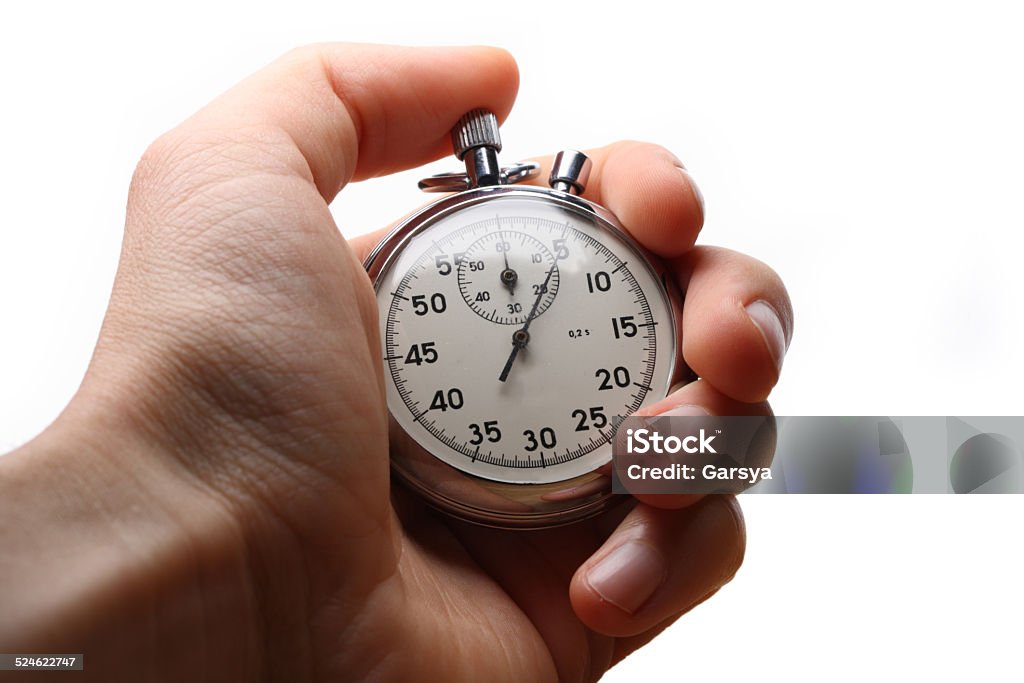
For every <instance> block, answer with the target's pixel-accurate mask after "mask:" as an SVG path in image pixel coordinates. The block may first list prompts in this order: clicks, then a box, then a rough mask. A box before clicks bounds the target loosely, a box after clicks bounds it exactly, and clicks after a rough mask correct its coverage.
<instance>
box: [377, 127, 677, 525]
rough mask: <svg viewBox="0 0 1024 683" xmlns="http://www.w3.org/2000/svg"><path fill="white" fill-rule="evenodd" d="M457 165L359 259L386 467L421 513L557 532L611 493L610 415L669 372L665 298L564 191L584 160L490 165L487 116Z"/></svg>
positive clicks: (606, 219) (492, 146) (578, 186)
mask: <svg viewBox="0 0 1024 683" xmlns="http://www.w3.org/2000/svg"><path fill="white" fill-rule="evenodd" d="M452 142H453V146H454V150H455V155H456V156H457V157H458V158H459V159H460V160H462V161H464V162H465V164H466V173H465V174H462V173H453V174H442V175H438V176H433V177H431V178H427V179H425V180H423V181H422V182H421V183H420V187H421V189H424V190H426V191H439V192H451V191H455V192H456V193H455V194H452V195H450V196H447V197H445V198H443V199H441V200H440V201H438V202H435V203H433V204H431V205H429V206H427V207H426V208H424V209H422V210H421V211H419V212H418V213H416V214H414V215H412V216H411V217H409V218H408V219H406V220H405V221H403V222H402V223H401V224H400V225H398V226H397V227H396V228H395V229H394V230H393V231H392V232H391V233H390V234H389V235H388V236H387V237H386V238H385V239H384V240H383V241H382V242H381V243H380V244H379V245H378V246H377V248H376V249H375V250H374V251H373V252H372V253H371V254H370V256H369V257H368V258H367V260H366V263H365V266H366V269H367V272H368V273H369V275H370V278H371V279H372V281H373V284H374V288H375V290H376V296H377V306H378V310H379V321H380V338H381V341H382V343H383V362H384V377H385V384H386V390H387V402H388V409H389V411H390V414H391V429H390V439H391V461H392V471H393V472H394V474H395V475H396V476H397V477H399V478H400V479H401V480H402V481H403V482H404V483H405V484H406V485H408V486H409V487H410V488H412V489H413V490H414V491H415V492H416V493H418V494H419V495H421V496H422V497H423V498H425V499H426V500H427V501H428V502H429V503H430V504H432V505H433V506H435V507H437V508H440V509H441V510H443V511H445V512H447V513H449V514H453V515H455V516H457V517H460V518H463V519H466V520H469V521H473V522H477V523H481V524H487V525H492V526H502V527H518V528H538V527H546V526H554V525H559V524H565V523H568V522H572V521H575V520H577V519H582V518H584V517H589V516H592V515H594V514H597V513H599V512H600V511H602V510H604V509H606V508H607V507H608V506H609V505H610V504H611V503H612V501H613V494H612V493H611V483H610V479H609V468H608V464H609V462H610V460H611V443H610V441H611V439H612V436H613V434H614V430H615V427H616V425H617V421H618V420H620V419H621V418H622V417H623V416H626V415H629V414H631V413H633V412H635V411H636V410H637V409H639V408H640V407H642V406H644V405H647V404H650V403H653V402H655V401H658V400H660V399H661V398H664V397H665V396H666V395H667V393H668V390H669V387H671V386H672V384H673V383H674V382H676V381H678V380H679V379H680V377H681V376H682V374H683V372H684V366H683V364H682V362H681V360H680V358H679V347H680V345H679V343H678V341H679V340H678V337H677V335H678V329H679V328H678V324H679V320H680V310H681V303H680V297H679V294H678V291H677V289H676V288H675V286H674V285H673V284H672V283H671V282H670V281H669V280H668V279H667V278H666V276H665V273H664V272H663V270H662V268H661V266H660V265H659V264H658V263H657V261H656V260H655V259H653V258H652V257H651V256H650V255H649V254H647V253H646V252H645V251H644V250H643V248H641V247H640V246H639V245H638V244H637V243H636V242H635V241H634V240H633V239H632V238H631V237H630V236H629V235H628V234H627V233H626V232H625V231H624V230H623V229H622V227H621V226H620V225H619V224H618V222H617V221H616V219H615V218H614V216H612V215H611V213H609V212H608V211H607V210H606V209H604V208H602V207H600V206H598V205H596V204H594V203H592V202H589V201H586V200H584V199H582V198H581V197H579V196H578V195H579V194H581V193H582V192H583V190H584V187H585V184H586V182H587V179H588V175H589V172H590V165H591V163H590V160H589V159H588V158H587V157H586V156H584V155H583V154H581V153H579V152H575V151H564V152H561V153H559V154H558V155H557V156H556V157H555V161H554V164H553V167H552V171H551V175H550V178H549V185H550V188H544V187H537V186H531V185H515V183H518V182H520V181H523V180H527V179H529V178H532V177H534V176H536V174H537V172H538V169H539V167H538V165H537V164H534V163H521V164H516V165H514V166H511V167H501V166H499V165H498V160H497V153H498V152H499V151H500V150H501V141H500V137H499V135H498V123H497V119H496V118H495V116H494V115H493V114H492V113H490V112H487V111H483V110H476V111H472V112H470V113H468V114H466V115H465V116H464V117H463V118H462V119H461V120H460V121H459V123H458V125H457V126H456V128H455V129H454V130H453V131H452Z"/></svg>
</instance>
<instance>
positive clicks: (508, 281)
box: [501, 250, 519, 294]
mask: <svg viewBox="0 0 1024 683" xmlns="http://www.w3.org/2000/svg"><path fill="white" fill-rule="evenodd" d="M501 254H502V256H504V257H505V270H503V271H501V284H503V285H505V286H506V287H508V293H509V294H515V293H516V291H515V290H516V280H518V279H519V275H518V274H517V273H516V271H514V270H512V269H511V268H510V267H509V265H508V251H507V250H506V251H503V252H501Z"/></svg>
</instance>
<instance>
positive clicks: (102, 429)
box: [0, 45, 792, 681]
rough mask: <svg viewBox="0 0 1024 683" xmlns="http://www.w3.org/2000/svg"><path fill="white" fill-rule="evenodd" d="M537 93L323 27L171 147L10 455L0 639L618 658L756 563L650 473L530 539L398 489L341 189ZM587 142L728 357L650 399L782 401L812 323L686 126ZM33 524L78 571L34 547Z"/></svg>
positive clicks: (122, 659)
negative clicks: (85, 340)
mask: <svg viewBox="0 0 1024 683" xmlns="http://www.w3.org/2000/svg"><path fill="white" fill-rule="evenodd" d="M516 88H517V73H516V69H515V65H514V63H513V61H512V60H511V58H510V57H509V56H508V55H507V54H506V53H504V52H501V51H498V50H492V49H487V48H465V49H448V48H445V49H405V48H385V47H374V46H355V45H329V46H319V47H314V48H306V49H303V50H299V51H296V52H294V53H291V54H289V55H287V56H286V57H284V58H283V59H281V60H280V61H278V62H276V63H275V64H273V65H271V66H270V67H268V68H267V69H265V70H264V71H261V72H259V73H258V74H256V75H254V76H253V77H251V78H249V79H248V80H246V81H244V82H243V83H241V84H240V85H239V86H237V87H236V88H234V89H233V90H231V91H229V92H228V93H226V94H225V95H224V96H222V97H221V98H219V99H218V100H216V101H215V102H214V103H212V104H211V105H209V106H208V107H207V108H205V109H203V110H202V111H200V112H199V113H198V114H196V115H195V116H194V117H192V118H191V119H189V120H188V121H186V122H185V123H183V124H182V125H181V126H179V127H178V128H176V129H175V130H173V131H171V132H170V133H168V134H166V135H165V136H163V137H162V138H161V139H160V140H158V141H157V142H156V143H155V144H154V145H153V146H152V147H151V148H150V149H149V150H148V151H147V152H146V154H145V155H144V157H143V159H142V161H141V162H140V164H139V168H138V170H137V172H136V175H135V178H134V179H133V183H132V189H131V192H130V197H129V205H128V217H127V223H126V230H125V241H124V248H123V252H122V256H121V263H120V267H119V270H118V275H117V280H116V282H115V286H114V291H113V294H112V297H111V302H110V307H109V310H108V314H107V317H106V319H105V321H104V325H103V330H102V332H101V337H100V340H99V343H98V345H97V349H96V353H95V355H94V358H93V361H92V363H91V365H90V368H89V371H88V374H87V376H86V378H85V381H84V382H83V385H82V387H81V389H80V391H79V392H78V394H77V395H76V397H75V399H74V400H73V401H72V403H71V405H70V406H69V407H68V409H67V410H66V411H65V413H64V414H63V415H62V416H61V418H60V419H59V420H58V422H57V423H56V424H55V425H54V426H53V427H52V428H51V429H50V430H48V431H47V432H46V433H44V434H43V435H42V436H41V437H40V438H39V439H38V440H36V441H35V442H33V443H32V444H29V446H27V447H26V448H25V449H23V450H22V451H20V452H18V453H16V454H13V455H12V456H9V457H7V458H4V459H3V460H2V461H0V471H2V472H3V473H4V476H3V477H2V479H3V482H4V483H3V484H0V486H2V487H4V488H3V489H2V490H0V493H2V494H4V495H3V496H0V499H2V500H5V501H9V502H5V503H4V506H5V508H6V507H7V506H8V505H10V506H12V513H11V515H10V516H8V520H9V523H8V525H7V526H6V527H5V528H4V530H3V534H4V535H3V540H4V545H5V548H8V549H10V548H14V549H15V550H16V551H18V552H17V553H16V555H17V557H14V558H13V559H5V564H3V565H0V579H3V582H2V583H0V585H4V586H5V587H6V588H5V589H4V592H5V593H8V592H9V593H10V597H11V600H10V601H8V603H7V604H8V605H10V606H11V607H10V608H9V609H6V610H5V613H4V615H2V616H0V642H6V641H7V640H9V639H10V638H14V636H13V635H11V634H15V633H17V634H18V635H17V637H16V638H14V642H20V643H24V644H25V645H26V646H29V645H31V646H34V647H36V648H37V649H38V647H50V646H58V647H60V648H61V649H64V650H66V651H69V650H71V649H77V651H83V652H85V653H86V655H87V659H88V660H89V663H88V665H87V666H88V668H87V673H90V672H91V673H93V674H98V675H101V676H103V677H104V678H110V677H111V676H114V675H116V674H117V672H121V673H123V674H127V673H129V672H130V673H131V675H132V676H134V677H139V676H140V674H141V672H147V671H148V672H151V673H152V675H153V676H154V677H157V678H160V677H166V678H168V679H173V678H175V677H184V676H187V675H188V672H190V671H194V670H195V668H196V667H201V670H204V671H206V672H208V673H210V672H217V671H223V672H224V677H225V678H230V679H232V680H245V679H248V678H257V677H263V678H269V679H276V678H282V679H288V680H295V679H301V678H309V679H314V678H323V679H337V678H342V679H350V678H351V679H360V678H367V677H370V676H380V677H383V678H389V679H398V680H415V679H419V678H427V679H440V680H464V679H473V680H478V679H479V680H495V681H497V680H512V681H523V680H531V681H532V680H536V681H541V680H553V679H555V678H559V679H562V680H592V679H596V678H597V677H599V676H600V675H601V674H602V673H603V672H604V671H605V670H606V669H607V668H608V667H610V666H611V665H612V664H613V663H614V662H616V661H618V660H619V659H621V658H622V657H623V656H625V655H626V654H628V653H629V652H631V651H632V650H634V649H636V648H637V647H640V646H642V645H643V644H645V643H646V642H647V641H648V640H650V639H651V638H652V637H654V636H655V635H657V633H659V632H660V631H661V630H662V629H664V628H665V627H666V626H667V625H668V624H670V623H671V622H672V621H673V620H674V619H675V618H677V617H678V616H679V615H680V614H682V613H684V612H685V611H687V610H689V609H690V608H692V607H693V606H694V605H696V604H698V603H699V602H701V601H703V600H704V599H706V598H707V597H708V596H710V595H711V594H713V593H714V592H715V591H716V590H718V588H720V587H721V586H722V585H723V584H724V583H726V582H727V581H728V580H729V579H730V578H731V577H732V575H733V574H734V572H735V571H736V569H737V568H738V566H739V563H740V561H741V559H742V555H743V548H744V532H743V522H742V517H741V515H740V513H739V510H738V507H737V506H736V503H735V501H734V500H733V499H732V498H731V497H726V496H714V497H710V498H705V499H703V500H697V499H695V498H694V497H668V496H666V497H658V496H650V497H644V498H643V499H642V500H641V501H640V502H638V503H637V504H636V505H635V506H620V507H619V508H618V509H616V510H613V511H611V512H609V513H607V514H606V515H604V516H602V517H599V518H596V519H593V520H589V521H587V522H585V523H582V524H577V525H574V526H572V527H568V528H562V529H554V530H548V531H542V532H531V533H522V532H502V531H496V530H491V529H483V528H477V527H472V526H469V525H465V524H462V523H457V522H454V521H452V520H446V519H441V518H439V517H437V516H434V515H432V514H426V511H425V510H424V509H423V507H422V504H421V503H419V502H418V501H417V500H414V499H412V498H410V497H409V496H407V495H406V494H405V493H404V492H402V491H400V490H399V491H395V492H394V497H392V496H391V495H390V494H389V491H390V482H389V471H388V443H387V406H386V403H385V399H384V391H383V378H382V362H381V358H380V343H379V340H378V335H377V323H376V319H377V318H376V316H377V313H376V303H375V300H374V293H373V289H372V287H371V285H370V282H369V280H368V278H367V276H366V274H365V272H364V271H363V268H362V266H361V262H362V260H363V258H364V257H365V255H366V254H367V253H368V252H369V250H370V249H371V248H372V246H373V245H374V244H375V243H376V241H377V240H378V239H379V237H380V233H377V234H375V235H369V236H364V237H361V238H356V239H353V240H351V241H348V242H346V240H345V239H343V238H342V237H341V234H340V233H339V231H338V228H337V226H336V225H335V223H334V221H333V219H332V217H331V214H330V213H329V211H328V208H327V205H328V203H329V202H330V201H331V200H332V199H333V198H334V196H335V195H336V194H337V193H338V192H339V191H340V190H341V189H342V188H343V187H344V185H345V184H346V183H347V182H349V181H352V180H360V179H365V178H370V177H374V176H377V175H383V174H386V173H390V172H394V171H397V170H400V169H403V168H408V167H413V166H416V165H419V164H422V163H424V162H426V161H429V160H431V159H434V158H437V157H440V156H442V155H443V154H445V153H446V152H447V151H448V147H447V144H448V142H447V141H448V131H449V130H450V128H451V127H452V125H453V124H454V122H455V121H456V120H457V119H458V118H459V116H461V115H462V114H463V113H464V112H465V111H468V110H470V109H473V108H475V107H486V108H489V109H491V110H493V111H495V112H496V113H497V114H498V115H499V118H504V116H505V115H506V114H507V113H508V111H509V109H510V107H511V105H512V101H513V99H514V96H515V91H516ZM591 156H592V158H593V160H594V171H593V173H592V176H591V182H590V189H589V191H588V193H587V195H586V196H588V197H589V198H590V199H592V200H594V201H596V202H598V203H601V204H603V205H605V206H607V207H608V208H609V209H610V210H611V211H612V212H613V213H615V214H616V215H617V216H618V217H619V219H620V220H621V222H622V223H623V224H624V225H625V226H626V228H627V229H629V230H630V231H631V232H632V234H633V236H634V237H635V238H636V239H637V240H638V241H639V242H640V243H641V244H643V245H644V246H646V247H647V248H648V249H650V250H651V251H652V252H654V253H655V254H657V255H658V256H661V257H662V258H664V259H665V260H666V261H667V262H668V263H669V264H670V265H671V267H672V269H673V271H674V272H675V273H676V274H677V277H678V279H679V281H680V284H681V285H682V286H683V287H684V288H685V291H686V303H685V307H684V319H683V329H684V330H685V333H684V336H683V339H684V341H683V344H684V346H683V352H684V356H685V358H686V360H687V363H688V364H689V365H690V366H691V367H692V368H693V369H694V370H695V371H696V372H697V373H698V374H699V375H700V376H701V377H702V378H703V379H702V380H701V381H698V382H695V383H692V384H690V385H688V386H686V387H683V388H681V389H679V390H678V391H676V392H674V393H673V394H672V395H671V396H670V397H669V398H667V399H665V400H664V401H662V402H661V403H659V404H658V405H656V406H651V407H650V408H649V409H648V410H647V411H645V412H648V413H657V412H663V411H665V410H668V409H671V408H673V407H675V406H679V405H688V406H700V407H702V408H703V409H704V410H706V411H708V412H710V413H712V414H720V415H733V414H749V413H763V412H766V411H767V410H768V408H767V405H766V404H765V403H763V401H764V399H765V398H766V397H767V394H768V392H769V391H770V389H771V387H772V386H773V385H774V383H775V382H776V380H777V378H778V372H779V368H780V366H781V360H782V355H783V354H784V352H785V348H786V345H787V344H788V339H789V335H790V331H791V325H792V323H791V321H792V313H791V309H790V305H789V302H788V298H787V296H786V294H785V291H784V289H783V287H782V285H781V283H780V282H779V280H778V278H777V277H776V276H775V274H774V273H773V272H772V271H771V270H770V269H768V268H767V267H766V266H764V265H763V264H760V263H759V262H756V261H754V260H753V259H750V258H747V257H744V256H741V255H739V254H735V253H732V252H728V251H724V250H718V249H710V248H706V247H694V246H693V243H694V241H695V239H696V236H697V233H698V232H699V230H700V228H701V225H702V223H703V205H702V201H701V199H700V196H699V194H698V192H697V190H696V186H695V185H694V184H693V182H692V180H691V179H690V178H689V176H688V175H687V174H686V172H685V171H683V170H682V165H681V164H680V163H679V161H678V160H677V159H676V158H675V157H673V156H672V155H671V154H670V153H668V152H667V151H665V150H664V149H662V148H659V147H656V146H653V145H647V144H641V143H619V144H616V145H612V146H610V147H606V148H604V149H601V150H597V151H595V152H592V153H591ZM397 211H399V209H397V208H396V209H394V210H393V211H389V213H395V212H397ZM748 313H749V314H748ZM772 315H774V320H773V318H772ZM40 466H45V467H46V468H47V471H48V472H53V471H54V468H55V467H56V468H60V471H62V472H65V473H71V474H72V477H71V481H72V484H73V486H71V488H69V484H67V483H66V482H62V481H60V480H59V479H60V478H59V477H56V476H51V475H47V474H46V473H41V472H40V470H39V467H40ZM41 479H42V480H43V481H45V482H46V483H47V484H48V485H50V486H51V488H49V489H46V490H45V491H43V492H41V489H40V486H41ZM62 487H63V488H62ZM72 489H73V490H72ZM54 490H56V491H61V492H63V495H59V496H57V497H55V498H54V497H51V496H50V495H47V494H46V491H50V492H52V491H54ZM7 494H10V495H9V496H8V495H7ZM69 520H71V521H69ZM19 521H20V523H18V522H19ZM57 525H61V529H59V530H54V527H55V526H57ZM39 528H44V529H49V530H50V533H51V536H50V537H49V538H47V539H45V540H47V541H51V542H52V541H57V540H59V543H60V547H62V548H64V549H65V550H64V552H63V555H64V556H68V557H69V560H68V561H69V562H73V563H74V569H73V570H71V571H70V572H69V571H67V570H66V569H65V567H66V565H62V564H61V563H59V562H58V563H53V562H50V563H46V562H40V560H39V557H40V554H41V553H42V555H43V557H44V558H45V557H47V555H46V553H45V552H44V551H43V548H42V546H43V543H44V539H42V538H30V537H29V535H28V533H27V531H28V530H31V529H39ZM22 530H25V531H22ZM10 552H11V551H10V550H8V551H7V553H8V554H9V557H11V556H10ZM51 559H52V558H51ZM6 598H7V595H5V599H6ZM69 615H70V616H69ZM26 624H27V626H26ZM15 625H17V629H18V630H17V631H16V630H15V628H16V627H15ZM19 639H20V640H19ZM161 648H162V650H161ZM161 651H162V653H163V654H160V652H161ZM101 672H102V673H101ZM228 672H230V673H228ZM210 675H211V676H213V677H214V678H217V674H216V673H210Z"/></svg>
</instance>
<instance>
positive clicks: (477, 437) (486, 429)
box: [469, 420, 501, 446]
mask: <svg viewBox="0 0 1024 683" xmlns="http://www.w3.org/2000/svg"><path fill="white" fill-rule="evenodd" d="M469 429H470V431H472V432H473V438H472V439H470V440H469V443H471V444H472V445H474V446H479V445H480V444H482V443H483V442H484V435H486V436H487V440H488V441H490V442H491V443H498V442H499V441H501V430H500V429H498V421H497V420H488V421H487V422H484V426H483V429H481V428H480V425H478V424H476V423H473V424H471V425H469Z"/></svg>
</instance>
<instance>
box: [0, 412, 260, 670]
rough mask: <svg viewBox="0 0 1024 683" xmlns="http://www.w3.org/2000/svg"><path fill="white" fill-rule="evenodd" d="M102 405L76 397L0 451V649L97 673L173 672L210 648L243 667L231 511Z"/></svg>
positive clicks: (242, 568) (252, 616)
mask: <svg viewBox="0 0 1024 683" xmlns="http://www.w3.org/2000/svg"><path fill="white" fill-rule="evenodd" d="M102 405H103V404H102V402H94V401H87V400H79V399H77V398H76V400H75V401H73V402H72V404H71V405H70V406H69V407H68V409H67V410H66V411H65V413H64V414H63V415H62V416H61V417H60V418H59V419H58V420H57V421H56V422H55V423H54V424H53V425H52V426H51V427H50V428H49V429H47V430H46V431H45V432H44V433H43V434H41V435H40V436H39V437H38V438H36V439H35V440H33V441H32V442H30V443H29V444H27V445H26V446H24V447H23V448H21V449H19V450H17V451H15V452H14V453H11V454H9V455H7V456H4V457H2V458H0V519H3V520H4V521H3V524H2V526H0V546H2V547H3V548H4V553H3V557H2V559H0V594H2V599H0V602H2V603H3V604H4V609H3V610H0V645H2V646H3V647H0V650H4V651H44V650H54V649H56V650H60V651H68V652H71V651H74V652H81V653H83V654H85V655H87V656H88V657H89V660H90V663H89V664H88V665H87V668H88V669H92V670H93V671H97V672H98V671H102V672H103V675H105V676H109V675H111V672H114V671H124V672H125V673H126V674H127V673H128V672H131V674H132V675H136V676H137V675H138V674H139V673H140V672H141V671H147V670H149V672H150V673H159V674H161V676H167V677H168V678H173V677H175V676H174V675H173V672H174V670H175V669H177V668H179V667H181V671H182V673H183V674H184V673H185V672H186V671H187V670H188V668H189V667H194V666H196V665H198V664H199V663H200V662H199V660H200V659H203V658H204V655H209V654H210V652H209V651H210V650H211V649H212V650H213V652H216V654H217V655H218V658H219V659H220V660H221V661H224V662H229V663H230V666H231V668H232V670H233V672H235V673H236V674H237V673H238V670H239V663H240V662H241V663H244V665H254V661H253V660H254V658H253V656H252V654H253V652H254V651H256V648H254V647H253V645H254V644H255V643H258V642H260V640H261V639H262V634H260V633H257V632H256V629H257V628H258V626H256V625H258V624H260V623H261V620H260V619H259V618H258V616H259V615H258V614H256V613H255V612H257V611H258V609H257V607H256V606H257V605H258V600H257V599H256V597H255V593H254V591H253V589H252V586H253V581H252V580H251V572H250V568H249V567H248V565H247V562H246V561H245V558H246V552H245V542H244V539H243V535H242V534H241V533H240V532H239V530H238V527H237V524H236V522H235V520H234V517H233V515H232V514H231V513H230V511H229V509H228V508H227V507H226V506H225V505H224V504H223V503H222V502H220V501H218V500H217V499H216V497H214V496H212V495H209V494H207V493H204V491H203V489H202V488H200V487H197V486H195V484H194V482H192V481H189V478H188V476H189V475H188V474H187V473H186V472H184V471H183V470H182V469H181V468H179V467H176V466H175V464H174V461H173V459H172V458H168V457H166V456H165V454H163V453H161V452H160V450H159V447H158V446H157V445H156V444H154V443H151V442H150V441H149V440H148V439H147V438H146V436H145V434H144V433H143V432H140V431H138V430H135V429H132V428H131V426H130V425H127V424H125V423H124V420H123V418H121V417H119V416H118V414H117V413H114V412H111V411H109V410H103V407H102ZM233 655H237V656H233ZM203 666H204V669H205V670H206V671H210V670H215V669H211V667H210V666H209V662H205V661H204V662H203ZM193 670H194V669H193Z"/></svg>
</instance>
